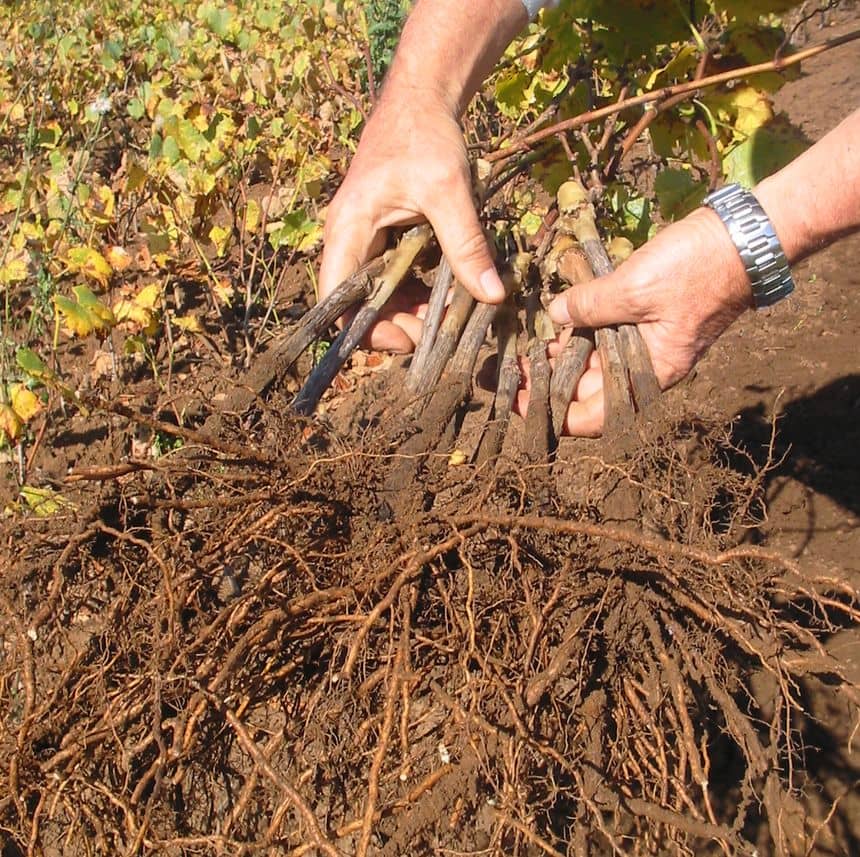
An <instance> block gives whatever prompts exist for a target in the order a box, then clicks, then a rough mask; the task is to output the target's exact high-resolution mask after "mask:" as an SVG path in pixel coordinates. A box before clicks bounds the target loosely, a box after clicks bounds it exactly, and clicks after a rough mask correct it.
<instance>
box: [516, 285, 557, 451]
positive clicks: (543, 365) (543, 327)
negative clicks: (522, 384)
mask: <svg viewBox="0 0 860 857" xmlns="http://www.w3.org/2000/svg"><path fill="white" fill-rule="evenodd" d="M526 326H527V328H528V333H529V344H528V356H529V377H530V379H531V390H530V392H529V409H528V413H527V414H526V425H525V442H524V447H525V454H526V458H527V459H528V461H530V462H531V463H533V464H535V463H540V462H545V461H546V460H547V458H548V457H549V450H550V447H551V446H554V445H555V442H554V439H553V438H551V437H550V432H551V423H550V416H549V389H550V366H549V358H548V357H547V353H546V344H547V342H549V341H550V340H551V339H553V337H554V336H555V331H554V330H553V326H552V322H551V321H550V319H549V315H548V314H547V311H546V310H545V309H544V308H543V306H542V305H541V299H540V292H538V291H537V290H536V289H535V290H534V291H532V293H531V294H530V295H529V296H528V301H527V303H526Z"/></svg>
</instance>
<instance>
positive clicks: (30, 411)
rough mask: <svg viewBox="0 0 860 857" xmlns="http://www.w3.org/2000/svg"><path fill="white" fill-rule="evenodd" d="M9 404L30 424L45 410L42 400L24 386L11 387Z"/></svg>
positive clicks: (13, 385)
mask: <svg viewBox="0 0 860 857" xmlns="http://www.w3.org/2000/svg"><path fill="white" fill-rule="evenodd" d="M9 404H11V405H12V409H13V410H14V411H15V413H16V414H18V416H19V417H20V419H21V422H24V423H26V422H29V421H30V420H31V419H32V418H33V417H34V416H36V414H38V413H39V411H41V410H42V409H43V408H44V405H43V404H42V400H41V399H40V398H39V397H38V396H37V395H36V394H35V393H34V392H33V391H32V390H31V389H30V388H29V387H26V386H25V385H24V384H10V385H9Z"/></svg>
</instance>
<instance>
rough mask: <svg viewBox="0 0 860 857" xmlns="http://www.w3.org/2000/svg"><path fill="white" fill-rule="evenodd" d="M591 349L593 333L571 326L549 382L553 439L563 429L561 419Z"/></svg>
mask: <svg viewBox="0 0 860 857" xmlns="http://www.w3.org/2000/svg"><path fill="white" fill-rule="evenodd" d="M592 351H594V333H593V332H592V331H590V330H588V329H587V328H582V327H577V328H575V329H574V331H573V333H572V334H571V336H570V339H569V340H568V341H567V344H566V345H565V347H564V351H562V352H561V354H559V356H558V357H557V358H556V361H555V366H554V367H553V370H552V378H551V379H550V384H549V403H550V410H551V411H552V431H553V436H554V437H555V440H556V442H558V439H559V438H560V437H561V435H562V433H563V432H564V421H565V417H566V416H567V409H568V407H569V406H570V402H571V399H572V398H573V394H574V393H575V392H576V385H577V384H578V383H579V379H580V378H582V376H583V374H584V373H585V367H586V366H587V365H588V358H589V357H591V352H592Z"/></svg>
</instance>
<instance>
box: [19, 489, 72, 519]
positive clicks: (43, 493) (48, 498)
mask: <svg viewBox="0 0 860 857" xmlns="http://www.w3.org/2000/svg"><path fill="white" fill-rule="evenodd" d="M21 499H22V500H23V501H24V502H25V503H26V504H27V506H29V508H30V510H31V511H32V512H33V513H34V514H35V515H38V516H39V517H40V518H48V517H50V516H51V515H56V514H57V513H58V512H64V511H71V510H73V509H74V508H75V505H74V503H72V502H71V501H70V500H67V499H66V498H65V497H63V495H62V494H59V493H57V492H56V491H53V490H52V489H50V488H33V487H32V486H30V485H25V486H24V487H23V488H22V489H21Z"/></svg>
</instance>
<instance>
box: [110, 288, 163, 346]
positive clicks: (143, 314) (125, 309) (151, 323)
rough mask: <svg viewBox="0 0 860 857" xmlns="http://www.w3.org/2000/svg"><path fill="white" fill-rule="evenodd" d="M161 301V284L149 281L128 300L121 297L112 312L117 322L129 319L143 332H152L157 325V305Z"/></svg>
mask: <svg viewBox="0 0 860 857" xmlns="http://www.w3.org/2000/svg"><path fill="white" fill-rule="evenodd" d="M160 303H161V286H160V285H159V284H158V283H150V284H149V285H148V286H144V287H143V288H142V289H141V290H140V291H139V292H138V293H137V294H136V295H135V296H134V297H133V298H131V299H130V300H129V299H127V298H123V299H122V300H120V301H117V302H116V303H115V304H114V307H113V313H114V316H115V317H116V320H117V321H118V322H123V321H130V322H132V323H134V324H137V325H139V326H140V327H142V328H143V329H144V333H147V334H153V333H155V331H156V329H157V327H158V307H159V304H160Z"/></svg>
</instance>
